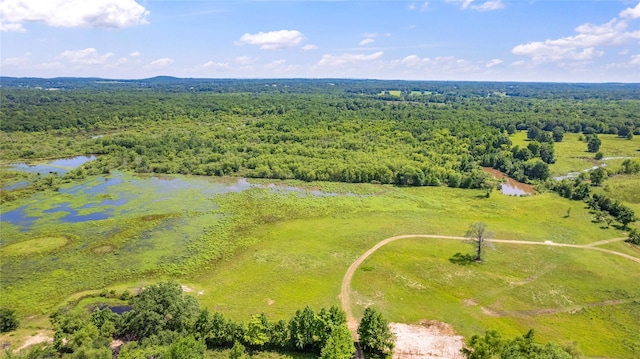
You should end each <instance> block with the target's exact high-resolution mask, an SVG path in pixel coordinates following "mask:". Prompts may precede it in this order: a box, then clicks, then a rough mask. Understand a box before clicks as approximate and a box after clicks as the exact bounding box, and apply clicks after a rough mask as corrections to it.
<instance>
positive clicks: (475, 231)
mask: <svg viewBox="0 0 640 359" xmlns="http://www.w3.org/2000/svg"><path fill="white" fill-rule="evenodd" d="M492 235H493V233H491V232H489V231H487V225H486V224H484V222H476V223H474V224H472V225H470V226H469V230H468V231H467V235H466V237H468V238H470V239H471V241H472V242H473V245H474V247H475V248H476V258H475V261H476V262H482V248H484V247H486V246H487V238H489V237H491V236H492Z"/></svg>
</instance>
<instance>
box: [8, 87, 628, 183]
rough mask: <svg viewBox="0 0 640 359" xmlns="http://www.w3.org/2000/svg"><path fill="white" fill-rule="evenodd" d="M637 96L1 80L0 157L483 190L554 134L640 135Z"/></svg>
mask: <svg viewBox="0 0 640 359" xmlns="http://www.w3.org/2000/svg"><path fill="white" fill-rule="evenodd" d="M638 93H640V86H638V85H637V84H625V85H623V84H601V85H584V84H510V83H450V82H442V83H438V82H405V81H370V80H361V81H359V80H335V81H333V80H215V81H214V80H201V79H199V80H195V79H176V78H168V77H161V78H154V79H148V80H136V81H133V80H126V81H106V80H100V79H49V80H44V79H14V78H2V88H1V98H2V102H1V103H0V118H1V119H2V121H1V122H0V130H2V132H1V133H0V136H1V137H2V145H1V146H2V147H1V149H2V154H1V156H2V158H1V160H2V161H4V162H7V161H15V160H35V159H42V158H50V157H55V156H59V155H61V154H63V155H75V154H100V155H102V156H100V157H99V158H98V160H97V161H93V162H91V163H89V164H87V165H85V167H84V168H81V169H79V170H78V171H76V172H75V173H73V174H71V176H76V177H82V176H84V175H86V174H93V173H106V172H109V171H110V170H113V169H127V170H133V171H136V172H140V173H182V174H195V175H208V176H210V175H216V176H223V175H233V176H247V177H259V178H276V179H291V178H295V179H301V180H305V181H315V180H321V181H340V182H357V183H363V182H367V183H368V182H372V183H392V184H398V185H413V186H422V185H429V186H438V185H446V186H450V187H461V188H480V187H488V186H491V185H492V179H491V178H490V177H489V176H488V175H487V174H485V173H484V172H482V170H481V168H480V166H490V167H494V168H497V169H500V170H501V171H503V172H505V173H507V174H509V175H510V176H511V177H513V178H515V179H517V180H520V181H528V182H535V181H538V180H545V179H546V178H548V177H549V170H548V164H550V163H553V162H554V149H553V143H554V142H557V141H562V136H563V133H565V132H583V133H585V134H598V133H615V134H620V135H623V136H633V135H634V134H636V135H638V134H640V115H639V114H640V102H639V101H637V100H633V96H634V95H637V94H638ZM636 98H637V97H636ZM517 130H527V131H528V134H529V138H530V140H531V143H530V144H529V146H527V147H526V148H519V147H518V146H512V144H511V141H510V139H509V136H508V135H509V134H512V133H514V132H515V131H517ZM62 137H64V138H65V139H64V140H62ZM71 138H73V140H72V139H71Z"/></svg>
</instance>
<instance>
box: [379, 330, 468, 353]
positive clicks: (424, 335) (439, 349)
mask: <svg viewBox="0 0 640 359" xmlns="http://www.w3.org/2000/svg"><path fill="white" fill-rule="evenodd" d="M389 327H390V329H391V331H392V332H393V333H394V334H395V336H396V343H395V344H396V346H395V349H394V350H393V358H398V359H407V358H420V359H441V358H447V359H457V358H463V356H462V354H461V353H460V350H461V349H462V347H463V346H464V338H463V337H462V336H460V335H455V332H454V331H453V328H452V327H451V326H450V325H449V324H447V323H442V322H436V321H423V322H421V323H420V324H418V325H409V324H402V323H390V324H389Z"/></svg>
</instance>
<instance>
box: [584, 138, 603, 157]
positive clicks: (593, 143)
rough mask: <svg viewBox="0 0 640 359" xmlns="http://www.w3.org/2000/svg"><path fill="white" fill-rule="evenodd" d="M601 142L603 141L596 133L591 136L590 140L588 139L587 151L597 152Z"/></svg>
mask: <svg viewBox="0 0 640 359" xmlns="http://www.w3.org/2000/svg"><path fill="white" fill-rule="evenodd" d="M601 144H602V141H601V140H600V139H599V138H598V136H596V135H593V136H590V137H589V140H588V141H587V151H589V152H591V153H596V152H598V151H599V150H600V145H601Z"/></svg>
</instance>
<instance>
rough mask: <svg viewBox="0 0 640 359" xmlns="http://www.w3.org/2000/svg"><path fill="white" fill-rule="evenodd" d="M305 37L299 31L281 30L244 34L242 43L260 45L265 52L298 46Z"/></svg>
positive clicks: (241, 39)
mask: <svg viewBox="0 0 640 359" xmlns="http://www.w3.org/2000/svg"><path fill="white" fill-rule="evenodd" d="M302 39H304V35H302V33H301V32H300V31H297V30H279V31H271V32H259V33H257V34H249V33H247V34H244V35H242V37H241V38H240V43H245V44H250V45H259V46H260V48H261V49H263V50H277V49H285V48H288V47H294V46H296V45H298V44H299V43H300V42H301V41H302Z"/></svg>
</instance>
